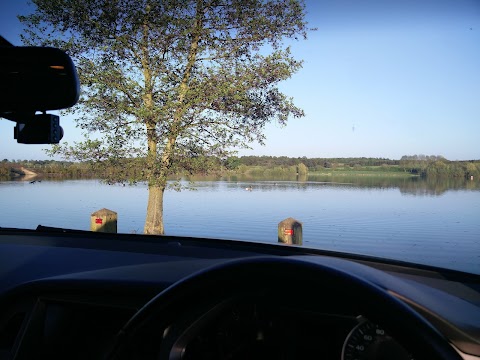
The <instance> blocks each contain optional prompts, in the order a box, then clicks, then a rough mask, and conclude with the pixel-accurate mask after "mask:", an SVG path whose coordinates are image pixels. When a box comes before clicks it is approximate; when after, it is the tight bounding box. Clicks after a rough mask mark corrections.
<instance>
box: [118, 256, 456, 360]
mask: <svg viewBox="0 0 480 360" xmlns="http://www.w3.org/2000/svg"><path fill="white" fill-rule="evenodd" d="M329 260H330V259H329ZM345 261H347V260H342V259H339V260H338V262H339V264H341V263H342V262H345ZM356 265H357V264H356ZM360 266H361V265H360ZM279 286H281V287H285V288H286V289H290V290H292V289H295V290H298V289H304V291H303V294H302V295H303V296H316V297H318V298H319V299H320V298H321V297H322V296H323V297H324V296H325V295H326V294H325V290H328V291H332V289H334V290H335V289H336V291H337V293H336V294H328V296H333V297H336V298H337V299H338V300H339V301H340V297H342V296H348V295H349V294H350V296H351V295H352V294H355V302H356V306H358V308H359V309H361V311H362V315H364V316H366V317H367V318H368V319H369V320H371V321H372V322H375V323H377V324H379V325H381V326H382V327H384V328H385V329H386V331H387V332H388V333H389V334H390V335H391V336H393V337H394V338H395V339H396V340H398V341H399V342H400V343H401V344H402V345H403V346H405V347H406V348H407V349H409V351H411V352H412V353H413V354H414V355H415V359H416V360H417V359H424V360H435V359H438V360H461V359H462V358H461V356H460V355H459V354H458V353H457V352H456V351H455V349H454V348H453V347H452V346H451V345H450V344H449V343H448V340H447V339H445V338H444V336H443V335H442V334H440V333H439V332H438V331H437V330H436V329H435V328H434V327H433V326H432V325H431V324H430V323H429V322H428V321H427V320H426V319H425V318H424V317H422V316H421V315H420V314H418V313H417V312H416V311H415V310H413V309H412V308H411V307H409V306H408V305H406V304H405V303H404V302H402V301H400V300H399V299H397V298H395V297H394V296H393V295H392V294H390V293H389V292H388V291H387V290H385V289H383V288H381V287H379V286H378V285H376V284H374V283H373V282H371V281H369V280H366V279H365V278H363V277H360V276H358V275H356V274H355V272H352V271H351V270H345V269H344V268H342V266H336V265H335V263H333V264H332V262H331V261H328V264H325V263H322V258H319V257H254V258H247V259H241V260H234V261H229V262H226V263H223V264H220V265H216V266H213V267H211V268H208V269H205V270H202V271H200V272H197V273H195V274H193V275H191V276H188V277H186V278H184V279H183V280H181V281H179V282H176V283H175V284H173V285H171V286H170V287H168V288H167V289H165V290H164V291H162V292H160V293H159V294H158V295H157V296H155V297H154V298H153V299H152V300H151V301H149V302H148V303H147V304H146V305H145V306H143V307H142V308H141V309H140V310H139V311H138V312H137V313H136V314H135V315H134V316H133V317H132V318H131V319H130V320H129V321H128V322H127V323H126V325H125V326H124V327H123V329H122V330H121V331H120V332H119V334H118V336H117V337H116V339H115V343H114V346H113V350H112V352H111V353H110V356H109V358H110V359H124V358H137V356H135V351H136V350H135V349H139V348H143V347H144V346H143V345H142V342H143V343H144V342H145V341H148V339H147V340H146V338H148V336H146V332H145V331H144V330H145V329H148V328H149V327H151V326H152V323H153V322H158V323H159V325H160V323H161V324H163V325H164V326H169V324H172V323H173V322H175V321H176V319H177V318H178V316H179V315H180V314H181V312H182V309H183V310H184V308H185V306H188V305H189V304H191V302H192V300H195V301H196V302H198V303H200V304H203V305H199V306H200V307H201V306H205V303H208V301H207V302H206V301H205V299H207V298H209V299H210V303H213V302H214V303H219V302H220V301H222V300H223V299H227V298H229V297H231V296H234V295H240V294H242V293H243V292H245V291H249V292H252V291H253V292H254V291H259V290H262V289H263V288H265V287H268V288H277V287H279ZM305 288H306V289H305ZM157 340H158V339H157ZM161 358H163V357H161Z"/></svg>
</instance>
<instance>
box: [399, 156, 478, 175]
mask: <svg viewBox="0 0 480 360" xmlns="http://www.w3.org/2000/svg"><path fill="white" fill-rule="evenodd" d="M399 166H400V168H401V169H403V171H406V172H409V173H411V174H416V175H420V176H423V177H428V178H431V177H455V178H463V177H466V178H470V177H471V176H473V177H477V176H478V175H479V174H480V160H470V161H450V160H447V159H445V158H444V157H443V156H441V155H430V156H427V155H404V156H402V158H401V159H400V162H399Z"/></svg>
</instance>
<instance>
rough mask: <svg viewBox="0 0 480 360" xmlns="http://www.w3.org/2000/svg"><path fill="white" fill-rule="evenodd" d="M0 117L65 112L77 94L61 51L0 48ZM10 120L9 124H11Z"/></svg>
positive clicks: (74, 76) (69, 65) (68, 62)
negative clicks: (63, 110) (53, 111)
mask: <svg viewBox="0 0 480 360" xmlns="http://www.w3.org/2000/svg"><path fill="white" fill-rule="evenodd" d="M0 94H2V95H1V96H0V116H3V117H7V118H10V119H12V116H9V114H12V115H13V119H14V118H15V113H19V114H24V113H32V112H33V113H35V111H47V110H58V109H65V108H68V107H71V106H73V105H75V104H76V103H77V101H78V98H79V94H80V85H79V81H78V76H77V71H76V69H75V66H74V64H73V62H72V60H71V59H70V57H69V56H68V55H67V54H66V53H64V52H63V51H61V50H59V49H55V48H48V47H14V46H11V47H9V46H2V47H0ZM13 119H12V120H13Z"/></svg>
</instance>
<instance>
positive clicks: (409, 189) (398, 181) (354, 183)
mask: <svg viewBox="0 0 480 360" xmlns="http://www.w3.org/2000/svg"><path fill="white" fill-rule="evenodd" d="M186 180H193V181H227V182H229V183H230V184H229V185H227V186H233V187H239V188H246V187H250V186H251V187H252V190H253V191H255V190H261V191H287V190H291V189H292V188H297V189H299V190H307V189H309V188H311V187H312V186H315V187H316V186H341V187H350V188H358V189H362V188H367V189H368V188H370V189H399V190H400V192H401V194H402V195H414V196H440V195H442V194H444V193H445V192H446V191H449V190H450V191H452V190H453V191H455V190H477V191H480V182H479V181H478V180H475V181H470V180H465V179H463V178H435V177H433V178H423V177H419V176H415V177H391V176H390V177H389V176H386V177H381V176H343V175H342V176H318V175H315V176H307V175H305V174H303V175H302V174H299V175H283V176H275V177H271V176H252V175H244V174H240V175H234V176H227V177H220V176H192V177H189V178H188V179H186Z"/></svg>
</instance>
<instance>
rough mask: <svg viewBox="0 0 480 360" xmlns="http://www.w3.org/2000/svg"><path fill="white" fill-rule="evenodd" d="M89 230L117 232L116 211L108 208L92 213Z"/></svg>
mask: <svg viewBox="0 0 480 360" xmlns="http://www.w3.org/2000/svg"><path fill="white" fill-rule="evenodd" d="M90 230H91V231H98V232H106V233H116V232H117V213H116V212H115V211H112V210H108V209H105V208H103V209H101V210H98V211H95V212H94V213H92V215H91V217H90Z"/></svg>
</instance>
